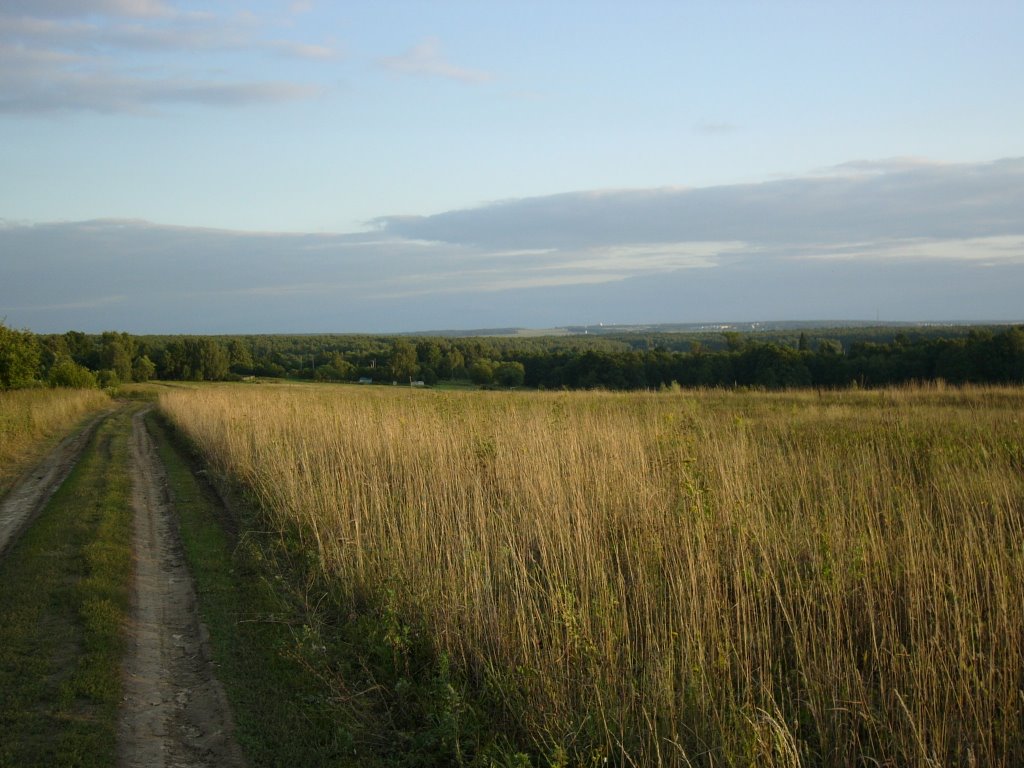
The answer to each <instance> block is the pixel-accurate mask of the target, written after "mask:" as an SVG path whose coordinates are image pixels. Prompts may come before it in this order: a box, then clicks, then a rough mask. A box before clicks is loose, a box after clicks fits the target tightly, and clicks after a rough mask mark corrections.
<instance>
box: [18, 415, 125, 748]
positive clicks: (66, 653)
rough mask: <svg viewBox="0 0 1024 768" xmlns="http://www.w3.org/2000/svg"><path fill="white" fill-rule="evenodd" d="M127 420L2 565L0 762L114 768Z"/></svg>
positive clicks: (108, 432)
mask: <svg viewBox="0 0 1024 768" xmlns="http://www.w3.org/2000/svg"><path fill="white" fill-rule="evenodd" d="M130 433H131V421H130V417H129V416H128V415H127V414H126V413H125V412H124V411H122V412H121V413H119V414H117V415H115V416H112V417H110V418H108V419H107V420H106V421H105V422H104V423H103V424H102V425H101V426H100V428H99V429H98V431H97V433H96V435H95V436H94V437H93V440H92V442H91V443H90V444H89V446H88V447H87V448H86V450H85V452H84V453H83V456H82V458H81V460H80V461H79V464H78V466H77V467H76V468H75V470H74V471H73V472H72V474H71V476H70V477H69V478H68V480H67V481H66V482H65V483H64V485H63V486H62V487H61V488H60V489H59V490H58V491H57V493H56V494H55V495H54V497H53V498H52V499H51V501H50V503H49V504H48V505H47V507H46V509H45V510H44V512H43V513H42V514H41V515H40V516H39V518H38V519H37V520H36V522H35V523H34V524H33V525H32V526H31V527H30V529H29V530H27V531H26V532H25V533H24V535H23V536H22V537H21V539H20V540H19V541H18V543H17V544H16V545H15V546H14V547H13V548H12V549H11V550H10V551H9V552H8V553H7V555H6V557H4V558H3V559H2V561H0V734H2V738H0V765H2V766H37V765H38V766H108V765H112V764H113V762H114V758H115V750H116V733H117V718H118V706H119V704H120V701H121V678H120V668H121V658H122V655H123V652H124V636H125V635H124V627H125V622H126V620H127V615H128V611H129V603H130V583H131V572H132V561H131V545H130V541H131V479H130V476H129V473H128V436H129V435H130Z"/></svg>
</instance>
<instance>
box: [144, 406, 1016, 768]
mask: <svg viewBox="0 0 1024 768" xmlns="http://www.w3.org/2000/svg"><path fill="white" fill-rule="evenodd" d="M160 407H161V408H162V410H163V412H164V413H165V414H167V416H168V418H169V419H170V420H171V421H172V422H173V423H174V424H175V425H177V426H178V427H179V428H180V429H181V430H182V431H183V432H184V433H186V434H187V435H188V436H190V438H191V439H192V440H193V441H194V442H195V444H196V445H197V446H198V447H199V448H200V450H201V451H202V452H203V454H204V455H205V456H206V458H207V461H208V462H209V464H210V467H211V469H212V470H213V471H214V472H215V473H217V474H220V475H223V476H225V477H228V478H230V479H232V480H234V481H236V482H238V483H239V484H241V485H242V486H244V487H246V488H248V489H250V490H251V492H252V493H253V494H254V496H255V498H256V499H258V501H259V503H260V505H261V507H262V508H263V510H264V514H265V519H264V521H263V523H262V524H263V526H264V527H265V528H266V529H268V530H270V531H275V530H276V531H278V532H279V533H280V538H281V540H282V541H285V542H288V543H287V546H288V547H291V548H293V549H296V550H298V551H300V552H302V553H304V554H305V556H306V557H307V558H308V561H309V563H310V564H311V567H312V569H313V570H315V571H316V573H317V574H318V576H317V579H316V580H315V582H314V581H310V582H309V584H307V589H308V590H310V591H311V592H313V593H314V594H311V596H310V598H309V599H310V600H311V602H316V601H320V600H323V601H325V602H327V603H330V604H333V605H336V606H337V610H338V612H339V615H347V616H349V617H350V619H351V621H353V622H359V621H363V620H365V617H372V619H373V622H374V626H376V627H377V629H378V633H377V635H376V637H377V638H378V640H379V644H380V646H381V648H382V649H383V650H384V651H385V653H382V654H381V655H382V656H385V657H388V658H385V659H384V661H386V662H388V663H390V664H391V666H392V668H393V669H394V670H397V671H398V675H397V680H396V686H397V687H398V688H401V687H402V686H403V685H404V686H406V687H413V688H415V686H417V685H421V686H422V685H433V686H434V688H435V689H437V688H438V687H440V689H441V690H442V693H443V694H444V695H447V696H448V697H449V700H448V705H447V706H446V707H445V708H443V709H442V710H437V711H436V713H435V715H434V717H436V719H437V720H438V727H439V728H440V727H441V726H443V727H444V728H447V729H448V732H449V734H450V735H451V738H450V739H449V742H448V743H449V744H450V747H451V749H452V751H453V760H459V761H464V762H466V763H472V762H473V760H474V759H477V761H478V762H480V761H482V758H481V755H484V754H487V755H491V756H493V754H494V753H493V751H492V752H487V751H486V750H485V749H483V748H482V747H481V744H483V743H484V742H483V741H481V740H480V738H478V737H479V733H480V732H481V731H483V730H486V731H487V732H489V733H493V734H502V735H503V742H502V743H503V744H504V745H505V747H507V749H506V752H507V753H508V754H509V755H511V754H512V753H514V752H515V751H516V750H522V751H524V752H526V753H528V754H529V755H530V756H531V759H532V760H533V762H534V764H538V765H578V764H584V765H600V764H603V761H604V760H605V759H607V760H608V761H609V763H610V764H616V765H659V764H662V765H688V764H694V765H779V766H782V765H798V764H803V765H876V764H881V765H922V766H923V765H944V764H965V765H967V764H976V765H991V766H999V765H1003V766H1010V765H1019V764H1022V763H1024V690H1022V688H1024V589H1022V587H1021V585H1022V584H1024V547H1022V541H1024V430H1022V426H1024V416H1022V414H1024V391H1021V390H1017V389H996V388H986V389H980V388H979V389H968V390H957V389H944V388H924V389H905V390H887V391H868V392H866V391H861V392H842V393H813V392H806V393H779V394H766V393H739V392H722V391H709V392H697V393H693V392H667V393H659V394H623V395H617V394H604V393H511V394H507V393H460V392H449V393H438V392H428V391H410V390H398V389H392V388H358V389H357V388H351V387H323V388H312V387H303V388H289V387H271V386H268V387H265V388H259V389H256V388H251V387H214V388H205V389H199V390H195V391H176V392H168V393H164V394H162V395H161V398H160ZM243 536H244V532H243ZM403 670H404V671H403ZM438 681H442V682H443V685H440V686H438ZM335 682H336V685H337V690H338V695H339V697H341V696H344V695H346V691H347V690H348V689H347V687H346V681H345V680H344V679H341V676H340V675H339V678H338V679H337V680H336V681H335ZM444 692H447V693H444ZM401 698H402V697H401V696H399V697H398V699H397V701H398V704H396V706H399V705H400V704H401ZM481 723H485V725H481ZM474 731H476V732H474ZM487 759H492V757H488V758H487ZM521 759H523V760H525V758H521ZM510 760H511V758H510Z"/></svg>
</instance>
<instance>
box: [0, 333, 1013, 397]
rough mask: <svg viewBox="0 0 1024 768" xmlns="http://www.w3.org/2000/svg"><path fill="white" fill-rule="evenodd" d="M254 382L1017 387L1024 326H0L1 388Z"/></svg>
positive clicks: (547, 386)
mask: <svg viewBox="0 0 1024 768" xmlns="http://www.w3.org/2000/svg"><path fill="white" fill-rule="evenodd" d="M252 377H261V378H278V379H294V380H311V381H363V382H364V383H368V382H372V383H387V384H390V383H392V382H397V383H400V384H408V383H411V382H422V383H423V384H424V385H427V386H430V385H435V384H438V383H443V382H467V383H472V384H474V385H477V386H482V387H495V388H515V387H523V386H525V387H530V388H536V389H608V390H643V389H658V388H663V387H670V386H673V384H675V385H678V386H682V387H753V388H762V389H785V388H793V387H816V388H844V387H850V386H858V387H879V386H887V385H892V384H901V383H906V382H911V381H917V382H923V381H937V380H940V379H941V380H943V381H946V382H948V383H951V384H964V383H989V384H999V383H1013V382H1022V381H1024V327H1021V326H1016V327H1013V326H1003V327H999V326H995V327H993V326H976V327H968V326H943V327H935V326H930V327H921V328H920V329H907V328H906V327H897V328H884V327H877V326H875V327H865V328H835V329H808V330H803V331H799V332H795V331H773V332H756V333H739V332H736V331H725V332H717V333H713V332H694V333H640V332H637V333H609V334H602V335H583V334H572V335H563V336H514V335H509V336H473V337H440V336H383V335H354V334H319V335H239V336H136V335H131V334H128V333H120V332H114V331H108V332H104V333H101V334H87V333H83V332H80V331H68V332H67V333H64V334H33V333H31V332H29V331H21V330H14V329H10V328H7V327H5V326H3V325H0V387H2V388H18V387H23V386H29V385H32V384H40V383H48V384H50V385H53V386H66V387H92V386H112V385H116V384H118V383H125V382H131V381H147V380H149V379H152V378H157V379H161V380H168V381H175V380H178V381H231V380H234V381H238V380H243V379H249V378H252Z"/></svg>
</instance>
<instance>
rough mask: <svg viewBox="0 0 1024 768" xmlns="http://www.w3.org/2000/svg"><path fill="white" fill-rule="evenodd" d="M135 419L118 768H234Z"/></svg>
mask: <svg viewBox="0 0 1024 768" xmlns="http://www.w3.org/2000/svg"><path fill="white" fill-rule="evenodd" d="M144 415H145V412H144V411H140V412H138V413H136V414H135V415H134V416H133V418H132V444H131V462H132V500H133V507H134V511H135V521H134V531H133V548H134V551H135V557H136V574H135V585H134V595H133V606H132V607H133V614H134V621H133V626H132V628H131V636H130V640H129V647H128V656H127V659H126V661H125V703H124V707H123V716H122V720H121V724H120V731H119V734H118V737H119V747H118V764H119V765H121V766H147V768H151V767H153V766H168V767H171V766H173V767H174V768H178V767H179V766H181V767H184V766H189V767H191V766H226V767H228V768H230V767H231V766H242V765H244V760H243V757H242V753H241V750H240V749H239V747H238V744H237V743H236V742H235V740H234V738H233V731H234V728H233V725H232V720H231V714H230V710H229V708H228V705H227V700H226V697H225V695H224V690H223V688H222V687H221V685H220V683H219V682H218V681H217V679H216V677H215V675H214V669H213V664H212V661H211V660H210V654H209V649H208V647H207V643H206V638H205V630H204V629H203V628H202V626H201V625H200V622H199V618H198V615H197V613H196V597H195V590H194V588H193V586H192V579H191V577H190V575H189V573H188V570H187V568H186V566H185V563H184V560H183V555H182V552H181V544H180V542H179V538H178V534H177V528H176V525H175V524H174V521H173V517H172V515H171V511H172V510H171V505H170V503H169V501H168V497H167V491H166V483H165V480H164V476H163V469H162V467H161V465H160V462H159V459H158V458H157V456H156V452H155V449H154V447H153V444H152V441H151V439H150V437H149V433H148V432H147V431H146V426H145V423H144V421H143V419H144Z"/></svg>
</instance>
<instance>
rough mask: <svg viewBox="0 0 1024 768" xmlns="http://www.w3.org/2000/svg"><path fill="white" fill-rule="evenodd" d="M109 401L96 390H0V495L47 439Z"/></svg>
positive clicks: (35, 457)
mask: <svg viewBox="0 0 1024 768" xmlns="http://www.w3.org/2000/svg"><path fill="white" fill-rule="evenodd" d="M109 403H110V398H109V397H107V395H105V394H104V393H102V392H100V391H99V390H78V389H21V390H11V391H7V392H3V391H0V495H3V493H5V492H6V491H7V490H8V489H9V488H10V486H11V483H13V482H14V481H15V480H16V479H17V477H18V475H19V474H20V473H21V472H22V471H24V470H25V469H26V468H27V466H28V465H29V464H30V463H31V462H32V461H34V460H35V459H37V458H38V457H39V451H40V449H41V448H42V447H43V443H44V441H45V440H46V439H47V438H50V437H53V436H55V435H61V434H63V433H65V432H67V431H69V430H70V429H71V428H72V427H73V426H74V425H75V424H77V423H78V421H79V420H81V418H82V417H83V416H85V415H86V414H87V413H90V412H93V411H98V410H100V409H101V408H103V407H104V406H106V405H108V404H109Z"/></svg>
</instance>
